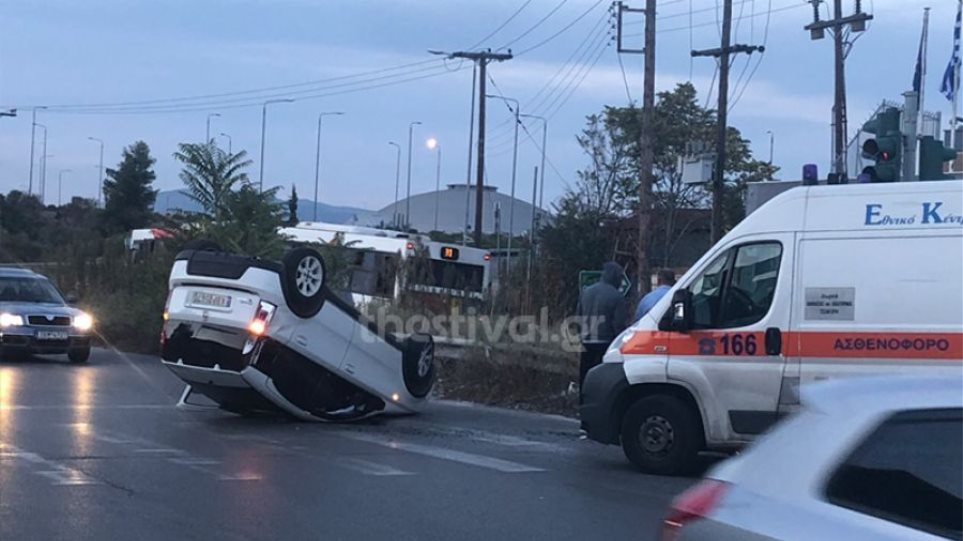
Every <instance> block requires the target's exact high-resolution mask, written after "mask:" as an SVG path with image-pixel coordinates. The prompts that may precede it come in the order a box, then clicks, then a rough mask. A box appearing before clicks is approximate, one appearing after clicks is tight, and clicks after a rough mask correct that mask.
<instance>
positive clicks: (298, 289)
mask: <svg viewBox="0 0 963 541" xmlns="http://www.w3.org/2000/svg"><path fill="white" fill-rule="evenodd" d="M281 264H282V266H283V271H282V275H281V282H282V286H283V288H282V289H283V291H284V300H285V302H287V305H288V308H289V309H290V310H291V312H293V313H294V315H296V316H298V317H300V318H305V319H307V318H310V317H314V315H315V314H317V313H318V311H319V310H321V306H322V305H323V304H324V290H325V288H324V283H325V276H326V274H327V273H326V272H325V268H324V259H323V258H322V257H321V254H319V253H318V251H317V250H315V249H313V248H307V247H304V246H301V247H298V248H294V249H292V250H289V251H288V253H286V254H284V257H283V258H282V259H281Z"/></svg>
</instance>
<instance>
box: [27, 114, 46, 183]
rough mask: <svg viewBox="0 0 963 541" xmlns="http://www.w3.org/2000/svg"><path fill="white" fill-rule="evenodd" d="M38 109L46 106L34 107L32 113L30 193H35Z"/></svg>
mask: <svg viewBox="0 0 963 541" xmlns="http://www.w3.org/2000/svg"><path fill="white" fill-rule="evenodd" d="M37 109H46V107H42V106H41V107H34V108H33V109H32V110H31V113H30V180H29V181H28V183H27V194H28V195H33V160H34V157H33V156H34V146H35V144H36V140H37Z"/></svg>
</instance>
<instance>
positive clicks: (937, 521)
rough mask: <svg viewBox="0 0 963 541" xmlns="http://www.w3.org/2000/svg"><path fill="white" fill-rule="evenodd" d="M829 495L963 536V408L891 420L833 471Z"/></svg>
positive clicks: (942, 533)
mask: <svg viewBox="0 0 963 541" xmlns="http://www.w3.org/2000/svg"><path fill="white" fill-rule="evenodd" d="M826 496H827V499H828V500H829V501H830V502H831V503H833V504H835V505H839V506H841V507H846V508H849V509H852V510H854V511H858V512H860V513H864V514H867V515H872V516H875V517H879V518H881V519H884V520H888V521H891V522H895V523H898V524H903V525H905V526H909V527H911V528H914V529H918V530H923V531H926V532H929V533H932V534H936V535H939V536H942V537H946V538H949V539H960V537H961V535H963V410H960V409H953V410H932V411H914V412H905V413H901V414H898V415H896V416H893V417H892V418H890V419H888V420H887V421H886V422H884V423H883V424H882V425H880V426H879V428H877V429H876V430H875V431H873V432H872V433H871V434H870V435H869V436H868V437H867V438H866V439H865V440H864V441H863V442H862V443H861V444H860V445H859V446H858V447H857V448H856V450H855V451H854V452H853V453H852V454H851V455H850V456H849V457H848V458H847V459H846V460H845V461H844V462H843V464H842V465H841V466H840V467H839V469H838V470H837V471H836V472H835V473H834V474H833V475H832V476H831V478H830V481H829V483H828V485H827V489H826Z"/></svg>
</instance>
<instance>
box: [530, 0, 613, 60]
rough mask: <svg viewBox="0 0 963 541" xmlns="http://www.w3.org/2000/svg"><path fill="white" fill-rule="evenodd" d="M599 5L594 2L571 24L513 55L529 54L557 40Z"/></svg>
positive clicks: (599, 2)
mask: <svg viewBox="0 0 963 541" xmlns="http://www.w3.org/2000/svg"><path fill="white" fill-rule="evenodd" d="M601 3H602V0H596V2H595V3H594V4H592V5H591V6H589V8H588V9H586V10H585V11H583V12H582V13H581V14H580V15H579V16H578V17H575V19H574V20H573V21H572V22H570V23H568V24H567V25H565V26H563V27H562V28H561V29H560V30H559V31H558V32H555V33H554V34H552V35H551V36H549V37H547V38H545V39H543V40H542V41H540V42H538V43H536V44H535V45H532V46H531V47H528V48H527V49H522V50H521V51H519V52H517V53H515V54H516V55H520V54H525V53H527V52H529V51H532V50H534V49H537V48H539V47H541V46H542V45H545V44H546V43H548V42H550V41H552V40H553V39H555V38H557V37H558V36H560V35H562V34H563V33H564V32H566V31H567V30H568V29H569V28H572V27H573V26H575V25H576V24H577V23H578V22H579V21H581V20H582V19H584V18H585V16H586V15H588V14H589V13H590V12H592V11H593V10H594V9H595V8H597V7H598V6H599V4H601Z"/></svg>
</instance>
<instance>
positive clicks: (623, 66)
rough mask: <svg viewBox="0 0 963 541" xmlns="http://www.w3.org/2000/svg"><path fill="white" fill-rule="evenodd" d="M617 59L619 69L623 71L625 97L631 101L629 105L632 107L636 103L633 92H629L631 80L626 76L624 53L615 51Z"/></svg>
mask: <svg viewBox="0 0 963 541" xmlns="http://www.w3.org/2000/svg"><path fill="white" fill-rule="evenodd" d="M615 58H618V59H619V69H620V70H621V71H622V82H623V83H625V97H626V99H628V100H629V105H632V104H633V103H634V101H633V100H632V92H631V91H630V90H629V78H628V77H626V75H625V65H623V64H622V53H620V52H618V51H615Z"/></svg>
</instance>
